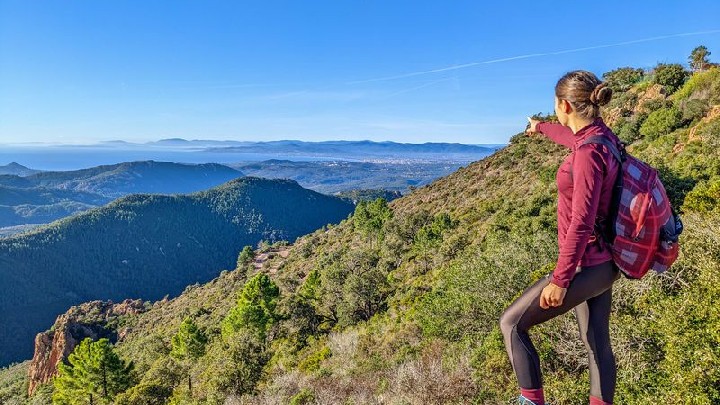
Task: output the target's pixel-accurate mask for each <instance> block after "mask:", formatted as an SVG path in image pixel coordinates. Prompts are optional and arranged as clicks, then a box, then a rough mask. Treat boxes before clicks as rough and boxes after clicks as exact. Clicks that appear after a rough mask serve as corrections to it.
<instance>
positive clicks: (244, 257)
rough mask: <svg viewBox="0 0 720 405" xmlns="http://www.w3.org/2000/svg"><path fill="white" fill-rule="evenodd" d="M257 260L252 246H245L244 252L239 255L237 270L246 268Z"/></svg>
mask: <svg viewBox="0 0 720 405" xmlns="http://www.w3.org/2000/svg"><path fill="white" fill-rule="evenodd" d="M254 259H255V252H254V251H253V248H252V246H245V247H244V248H243V250H242V251H241V252H240V254H239V255H238V259H237V266H236V267H237V268H238V269H239V268H242V267H245V265H247V264H248V263H250V262H251V261H253V260H254Z"/></svg>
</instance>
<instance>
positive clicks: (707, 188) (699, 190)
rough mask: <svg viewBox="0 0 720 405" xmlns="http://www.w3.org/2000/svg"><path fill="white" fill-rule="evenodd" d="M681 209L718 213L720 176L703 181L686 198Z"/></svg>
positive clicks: (719, 207) (719, 206)
mask: <svg viewBox="0 0 720 405" xmlns="http://www.w3.org/2000/svg"><path fill="white" fill-rule="evenodd" d="M683 209H685V210H692V211H697V212H704V213H705V212H711V211H720V176H715V177H713V178H711V179H710V180H708V181H704V182H702V183H700V184H698V185H697V186H695V188H693V189H692V191H690V192H689V193H688V194H687V195H686V196H685V202H684V203H683Z"/></svg>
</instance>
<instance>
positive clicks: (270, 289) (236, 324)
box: [222, 273, 280, 339]
mask: <svg viewBox="0 0 720 405" xmlns="http://www.w3.org/2000/svg"><path fill="white" fill-rule="evenodd" d="M279 296H280V290H279V289H278V287H277V285H275V283H274V282H273V281H272V280H271V279H270V277H268V276H267V275H266V274H265V273H258V274H256V275H255V276H254V277H253V278H251V279H250V280H248V282H247V283H246V284H245V286H244V287H243V290H242V292H241V293H240V297H239V299H238V302H237V305H235V307H234V308H233V309H231V310H230V313H229V314H228V316H227V317H226V318H225V320H223V325H222V334H223V337H226V338H227V337H228V336H230V335H232V334H234V333H235V332H238V331H240V330H243V329H248V330H251V331H253V332H255V333H257V334H258V336H260V337H261V338H262V339H264V337H265V334H266V332H267V330H268V329H269V327H270V326H271V325H272V324H273V323H274V322H275V320H276V314H275V307H276V306H277V301H278V298H279Z"/></svg>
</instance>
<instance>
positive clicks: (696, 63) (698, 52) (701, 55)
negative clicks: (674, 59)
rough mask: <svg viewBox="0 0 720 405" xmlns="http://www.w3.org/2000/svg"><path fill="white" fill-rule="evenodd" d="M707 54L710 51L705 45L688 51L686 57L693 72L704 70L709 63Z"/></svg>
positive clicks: (708, 54)
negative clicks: (688, 53) (688, 54)
mask: <svg viewBox="0 0 720 405" xmlns="http://www.w3.org/2000/svg"><path fill="white" fill-rule="evenodd" d="M708 56H710V52H709V51H708V49H707V47H705V46H703V45H700V46H698V47H697V48H695V49H693V51H692V52H691V53H690V56H689V57H688V61H689V62H690V67H691V68H692V70H693V71H694V72H699V71H702V70H705V69H706V68H707V66H708V65H710V61H709V60H708Z"/></svg>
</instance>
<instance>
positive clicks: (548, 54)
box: [349, 29, 720, 84]
mask: <svg viewBox="0 0 720 405" xmlns="http://www.w3.org/2000/svg"><path fill="white" fill-rule="evenodd" d="M717 33H720V29H718V30H710V31H698V32H685V33H682V34H671V35H661V36H659V37H650V38H642V39H634V40H632V41H624V42H617V43H614V44H606V45H595V46H586V47H583V48H574V49H565V50H562V51H554V52H543V53H530V54H526V55H518V56H511V57H507V58H500V59H490V60H484V61H481V62H470V63H463V64H461V65H453V66H446V67H443V68H438V69H432V70H424V71H420V72H412V73H405V74H401V75H396V76H387V77H380V78H376V79H367V80H357V81H353V82H350V83H349V84H358V83H368V82H380V81H387V80H396V79H404V78H407V77H413V76H420V75H427V74H432V73H441V72H447V71H450V70H459V69H466V68H469V67H473V66H478V65H490V64H493V63H500V62H507V61H511V60H518V59H528V58H537V57H540V56H550V55H561V54H564V53H573V52H582V51H589V50H593V49H601V48H612V47H615V46H623V45H630V44H637V43H641V42H651V41H660V40H662V39H668V38H677V37H687V36H692V35H705V34H717Z"/></svg>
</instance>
